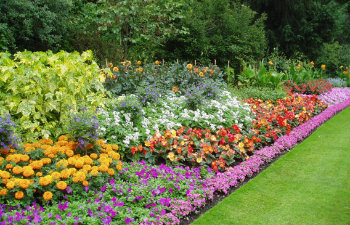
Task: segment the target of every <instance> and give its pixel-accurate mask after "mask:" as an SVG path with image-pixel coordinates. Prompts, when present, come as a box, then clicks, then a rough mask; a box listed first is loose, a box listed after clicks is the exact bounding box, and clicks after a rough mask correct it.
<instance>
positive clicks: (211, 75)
mask: <svg viewBox="0 0 350 225" xmlns="http://www.w3.org/2000/svg"><path fill="white" fill-rule="evenodd" d="M109 66H110V67H107V68H105V69H103V71H102V73H104V75H105V77H106V82H105V87H106V89H108V90H109V91H110V92H111V93H112V94H113V95H114V96H120V95H124V94H131V93H135V92H136V90H137V89H138V88H139V87H140V86H143V85H144V84H147V83H149V84H155V85H156V87H157V88H159V89H161V90H171V89H172V88H173V87H176V88H177V89H178V90H179V92H184V91H185V90H186V89H187V88H188V86H190V85H192V84H199V83H204V82H216V83H221V84H223V83H224V80H223V73H222V72H221V70H220V69H219V68H218V67H217V66H213V65H209V66H207V67H205V66H196V65H192V64H188V63H183V64H180V63H177V62H174V63H165V64H161V63H160V62H159V61H156V62H154V63H146V64H144V65H142V63H141V62H140V61H139V62H138V63H132V62H130V61H124V62H122V63H121V64H118V65H116V66H114V67H113V65H112V64H110V65H109Z"/></svg>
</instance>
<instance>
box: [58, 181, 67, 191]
mask: <svg viewBox="0 0 350 225" xmlns="http://www.w3.org/2000/svg"><path fill="white" fill-rule="evenodd" d="M56 187H57V188H58V189H60V190H62V191H63V190H66V188H67V183H66V182H65V181H59V182H57V184H56Z"/></svg>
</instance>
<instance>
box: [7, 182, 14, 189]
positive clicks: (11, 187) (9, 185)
mask: <svg viewBox="0 0 350 225" xmlns="http://www.w3.org/2000/svg"><path fill="white" fill-rule="evenodd" d="M15 186H16V184H15V182H13V181H9V182H7V184H6V188H7V189H13V188H15Z"/></svg>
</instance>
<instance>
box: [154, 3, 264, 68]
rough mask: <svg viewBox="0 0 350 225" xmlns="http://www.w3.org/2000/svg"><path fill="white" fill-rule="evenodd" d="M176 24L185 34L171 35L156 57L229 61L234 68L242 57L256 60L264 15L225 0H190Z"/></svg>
mask: <svg viewBox="0 0 350 225" xmlns="http://www.w3.org/2000/svg"><path fill="white" fill-rule="evenodd" d="M188 8H189V9H188V10H187V11H184V13H185V19H183V20H181V21H180V23H179V26H184V27H187V28H188V30H189V32H188V33H186V34H178V35H173V36H171V37H170V38H169V40H168V42H167V44H166V45H165V47H166V51H165V54H166V55H161V56H160V57H172V58H173V59H176V58H183V59H186V60H193V59H198V60H200V61H201V62H202V63H209V62H213V61H214V60H216V61H217V62H218V64H219V65H223V64H226V63H227V61H230V62H231V66H232V67H233V68H234V69H235V70H236V71H238V70H239V67H240V65H241V63H242V61H246V62H254V61H257V60H260V59H261V58H262V57H263V55H264V51H265V48H266V38H265V31H264V20H265V16H261V17H260V16H257V14H256V13H255V12H254V11H253V10H251V9H250V8H249V7H248V6H246V5H242V4H241V3H237V2H233V1H229V0H218V1H211V0H204V1H191V3H189V5H188Z"/></svg>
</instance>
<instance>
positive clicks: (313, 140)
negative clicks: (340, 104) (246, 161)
mask: <svg viewBox="0 0 350 225" xmlns="http://www.w3.org/2000/svg"><path fill="white" fill-rule="evenodd" d="M193 224H194V225H198V224H220V225H223V224H230V225H231V224H269V225H270V224H293V225H294V224H308V225H309V224H325V225H330V224H336V225H339V224H350V107H348V108H347V109H345V110H344V111H342V112H340V113H339V114H338V115H336V116H335V117H334V118H332V119H331V120H329V121H328V122H326V123H325V124H324V125H322V126H321V127H320V128H319V129H318V130H317V131H316V132H314V133H313V134H312V135H311V136H310V137H308V138H307V139H306V140H305V141H304V142H302V143H301V144H299V145H298V146H296V147H295V148H294V149H293V150H292V151H291V152H289V153H288V154H286V155H284V156H282V157H281V158H280V159H279V160H277V161H276V162H274V163H273V164H272V165H271V166H270V167H268V168H267V169H266V170H265V171H263V172H262V173H261V174H259V175H258V176H257V177H255V178H254V179H252V180H251V181H249V182H248V183H247V184H246V185H244V186H243V187H241V188H239V189H238V190H237V191H235V192H233V193H232V194H231V195H230V196H228V197H227V198H225V199H224V200H223V201H222V202H220V203H219V204H218V205H216V206H215V207H213V208H212V209H211V210H209V211H207V212H206V213H205V214H204V215H202V216H201V217H200V218H199V219H197V220H196V221H195V222H194V223H193Z"/></svg>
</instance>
